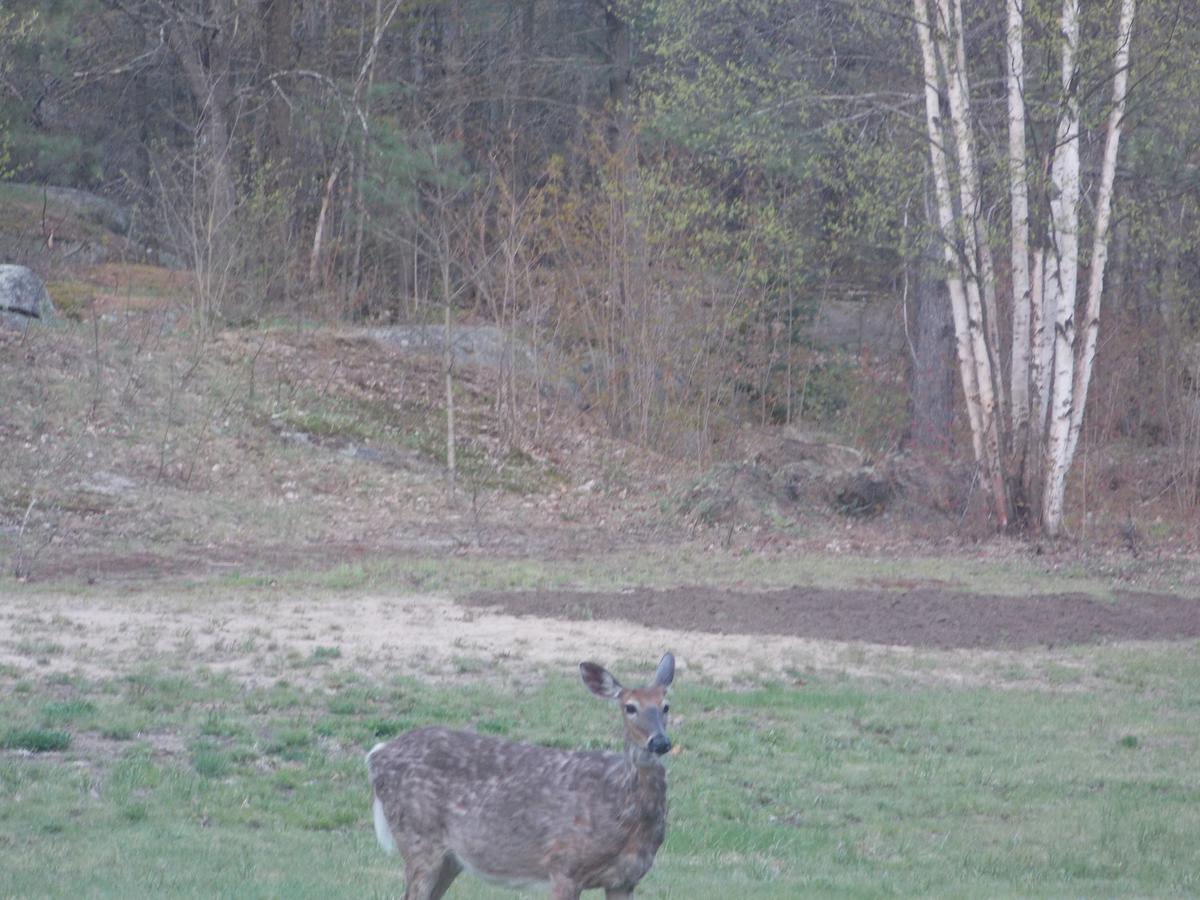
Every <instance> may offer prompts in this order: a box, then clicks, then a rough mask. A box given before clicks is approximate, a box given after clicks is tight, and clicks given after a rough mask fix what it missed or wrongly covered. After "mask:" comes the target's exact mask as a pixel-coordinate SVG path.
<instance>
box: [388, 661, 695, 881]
mask: <svg viewBox="0 0 1200 900" xmlns="http://www.w3.org/2000/svg"><path fill="white" fill-rule="evenodd" d="M580 672H581V675H582V676H583V680H584V683H585V684H586V685H587V686H588V688H589V689H590V690H591V691H592V692H593V693H596V694H598V695H600V696H603V697H606V698H608V699H612V700H616V701H617V702H618V704H619V708H620V710H621V717H622V720H623V721H624V725H625V752H624V753H601V752H571V751H566V750H558V749H553V748H550V747H539V746H534V745H531V744H521V743H514V742H512V741H506V740H501V739H499V738H493V737H487V736H484V735H479V734H474V733H473V732H469V731H455V730H452V729H448V728H420V729H417V730H415V731H410V732H408V733H406V734H402V735H400V736H399V737H397V738H395V739H394V740H392V741H389V742H388V743H386V744H381V745H380V746H378V747H376V748H375V749H374V750H372V751H371V753H370V754H369V755H368V757H367V765H368V768H369V769H370V773H371V784H372V787H373V788H374V792H375V797H376V802H377V804H378V805H379V809H380V811H381V812H382V815H383V817H384V819H385V820H386V828H387V829H388V830H389V831H390V835H391V837H392V838H393V839H394V841H395V844H396V846H397V848H398V849H399V850H400V853H401V855H402V856H403V857H404V861H405V878H406V887H405V893H404V896H405V900H436V898H438V897H441V896H442V894H443V893H444V892H445V891H446V889H447V888H448V887H449V886H450V882H452V881H453V880H454V878H455V877H456V876H457V875H458V874H459V872H461V871H462V870H463V869H464V868H465V869H467V870H469V871H472V872H474V873H475V874H478V875H479V876H481V877H483V878H485V879H487V880H489V881H493V882H499V883H501V884H505V885H509V886H513V887H530V886H533V885H536V884H542V885H546V886H548V887H549V888H550V891H551V895H552V896H553V897H555V898H558V900H568V898H577V897H578V896H579V894H580V892H581V891H583V890H587V889H589V888H604V889H605V891H606V892H607V896H608V897H609V898H621V897H629V896H632V894H633V890H634V888H635V887H636V886H637V884H638V882H639V881H641V879H642V877H643V876H645V874H646V873H647V872H648V871H649V870H650V867H651V866H652V865H653V864H654V856H655V854H656V853H657V851H658V848H659V846H660V845H661V844H662V841H663V837H664V835H665V834H666V814H667V781H666V772H665V771H664V770H663V767H662V764H661V763H660V762H659V759H658V754H661V753H663V752H665V749H667V748H669V747H670V743H669V741H667V739H666V735H665V733H664V731H665V723H664V719H665V714H664V709H663V707H664V705H665V703H666V691H667V686H668V685H669V684H670V682H671V679H672V677H673V675H674V659H673V658H672V657H671V655H670V654H667V655H666V656H664V657H663V661H662V662H661V663H660V664H659V668H658V672H657V673H656V676H655V680H654V681H653V682H651V683H650V684H649V685H647V686H646V687H644V688H638V689H632V690H631V689H626V688H622V687H621V685H620V684H619V683H618V682H617V681H616V679H614V678H613V677H612V676H611V675H610V674H609V673H608V672H606V671H605V670H604V669H602V668H601V667H599V666H596V665H594V664H592V663H584V664H582V665H581V666H580ZM630 710H633V711H632V712H631V711H630ZM382 838H383V836H382V835H381V840H382Z"/></svg>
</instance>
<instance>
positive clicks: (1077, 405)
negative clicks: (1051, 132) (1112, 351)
mask: <svg viewBox="0 0 1200 900" xmlns="http://www.w3.org/2000/svg"><path fill="white" fill-rule="evenodd" d="M1134 7H1135V0H1122V2H1121V21H1120V25H1119V26H1118V28H1117V50H1116V54H1115V55H1114V57H1113V68H1114V72H1113V105H1112V109H1111V110H1110V111H1109V114H1108V128H1107V132H1106V134H1105V138H1104V161H1103V163H1102V164H1101V166H1100V188H1099V193H1098V194H1097V197H1096V227H1095V231H1094V233H1093V237H1092V267H1091V272H1090V274H1089V279H1088V292H1087V311H1086V313H1085V318H1084V320H1083V323H1084V324H1083V327H1084V345H1083V352H1082V354H1081V356H1080V358H1079V362H1078V365H1077V366H1076V368H1075V383H1074V390H1073V392H1072V393H1073V395H1074V396H1073V397H1072V400H1073V401H1074V406H1073V408H1072V410H1071V431H1070V435H1069V437H1068V439H1067V465H1068V466H1069V465H1070V464H1071V460H1073V459H1074V458H1075V447H1076V444H1077V443H1078V441H1079V432H1080V431H1081V430H1082V429H1083V413H1084V409H1085V407H1086V405H1087V395H1088V384H1089V382H1090V381H1091V377H1092V364H1093V362H1094V361H1095V359H1096V341H1097V339H1098V338H1099V335H1100V295H1101V293H1102V292H1103V290H1104V269H1105V265H1106V264H1107V262H1108V226H1109V222H1110V220H1111V218H1112V195H1113V181H1114V179H1115V177H1116V172H1117V146H1118V144H1120V142H1121V121H1122V119H1123V118H1124V117H1125V95H1126V90H1125V88H1126V84H1127V83H1128V79H1129V44H1130V41H1131V40H1132V39H1133V14H1134Z"/></svg>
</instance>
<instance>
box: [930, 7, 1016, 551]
mask: <svg viewBox="0 0 1200 900" xmlns="http://www.w3.org/2000/svg"><path fill="white" fill-rule="evenodd" d="M952 2H953V9H954V12H957V13H959V14H961V9H960V8H959V2H958V0H937V7H938V13H939V18H940V25H941V27H940V28H938V29H935V30H933V32H932V35H931V38H932V40H933V43H934V46H935V47H936V48H937V50H938V54H939V57H940V58H941V61H942V64H943V68H944V70H945V73H946V89H947V93H948V95H949V99H950V121H951V126H952V130H953V133H954V137H955V144H956V147H957V151H958V176H959V178H958V183H959V202H960V205H961V209H960V215H961V220H960V225H961V227H960V228H959V229H957V234H959V235H960V236H961V238H962V246H963V251H962V256H961V258H960V259H959V260H958V261H957V264H958V265H959V266H960V268H961V270H962V280H963V282H964V286H965V288H966V291H965V293H966V307H967V308H966V323H965V326H966V336H967V340H968V341H969V342H970V345H971V355H970V362H971V363H972V364H973V365H974V367H975V387H976V390H977V391H978V394H979V427H980V431H981V443H982V447H983V456H982V459H981V460H980V462H981V466H982V468H983V477H984V483H985V484H986V485H987V489H988V494H989V496H990V498H991V502H992V510H993V513H994V515H995V517H996V521H997V524H998V525H999V526H1000V527H1001V528H1006V527H1007V526H1008V520H1009V508H1008V488H1007V485H1006V483H1005V478H1004V464H1003V453H1002V450H1003V440H1002V437H1001V433H1000V428H1001V421H1000V419H1001V416H1000V413H1001V402H1000V393H1001V392H1000V390H999V385H1000V383H1001V382H1000V380H999V379H998V378H996V372H997V366H996V365H995V363H994V359H995V356H996V354H995V349H994V347H991V346H989V337H990V334H991V331H992V330H994V329H993V328H989V326H988V323H987V309H986V305H987V304H986V303H985V297H986V296H987V294H988V291H987V290H985V289H984V285H983V278H985V277H991V271H990V268H988V267H986V266H985V262H984V261H985V259H987V260H989V261H990V256H989V255H987V254H984V253H983V252H982V250H981V243H982V242H983V241H984V240H986V235H983V228H982V223H981V218H982V216H981V211H980V193H979V175H978V167H977V164H976V162H975V152H974V146H973V145H974V141H973V138H972V133H971V114H970V92H969V88H968V81H967V73H966V71H965V70H964V68H963V65H962V64H960V61H961V53H960V50H959V49H958V47H957V46H955V47H951V46H950V39H951V34H950V33H949V32H948V30H947V29H953V28H957V33H958V35H959V37H960V38H961V32H962V23H961V21H960V20H959V17H958V16H955V15H954V14H953V13H952V9H951V5H952ZM918 5H919V6H920V5H923V4H922V3H920V2H919V4H918ZM955 23H957V25H956V24H955ZM918 29H920V25H918ZM955 43H956V45H957V43H958V41H957V40H956V42H955ZM935 77H936V75H935ZM950 202H951V203H952V202H953V201H950ZM953 226H954V222H953V219H952V221H951V228H952V229H953ZM955 233H956V232H955V231H954V230H951V231H949V232H947V233H946V234H945V237H946V238H947V239H949V238H950V236H951V235H953V234H955ZM981 238H982V240H981ZM988 290H990V289H988ZM991 302H992V303H993V305H994V297H993V299H992V301H991ZM993 317H994V316H993ZM958 324H959V323H958V322H956V328H957V326H958Z"/></svg>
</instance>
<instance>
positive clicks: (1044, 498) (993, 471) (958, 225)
mask: <svg viewBox="0 0 1200 900" xmlns="http://www.w3.org/2000/svg"><path fill="white" fill-rule="evenodd" d="M1134 3H1135V0H1120V19H1119V24H1118V28H1117V42H1116V49H1115V53H1114V54H1113V76H1112V77H1113V93H1112V98H1113V99H1112V106H1111V110H1110V113H1109V117H1108V125H1107V130H1106V137H1105V146H1104V156H1103V161H1102V163H1101V172H1100V179H1099V185H1098V187H1097V192H1096V198H1095V209H1096V219H1095V223H1094V229H1093V238H1092V255H1091V268H1090V270H1089V283H1088V289H1087V295H1086V307H1085V318H1084V320H1083V321H1084V326H1083V330H1082V339H1081V338H1080V334H1079V331H1078V329H1077V328H1076V294H1077V282H1078V276H1079V263H1080V260H1079V232H1080V208H1081V197H1082V181H1081V169H1080V165H1081V163H1080V128H1081V124H1080V96H1079V91H1080V86H1079V83H1080V59H1079V54H1080V34H1081V23H1080V7H1079V0H1063V4H1062V13H1061V17H1060V20H1059V25H1060V30H1059V38H1060V42H1061V43H1060V46H1059V50H1060V53H1061V59H1060V91H1061V94H1060V102H1059V104H1058V108H1059V110H1060V112H1059V115H1058V117H1057V121H1056V123H1055V128H1054V131H1055V133H1054V142H1053V147H1052V159H1051V165H1050V184H1049V190H1048V193H1049V199H1048V206H1049V215H1048V216H1047V222H1046V228H1047V231H1046V234H1045V235H1044V236H1043V237H1042V238H1041V239H1040V240H1039V241H1037V242H1036V249H1034V250H1033V251H1032V264H1031V250H1030V246H1031V243H1033V242H1031V240H1030V211H1029V185H1030V166H1029V164H1028V157H1027V148H1026V121H1027V102H1028V101H1027V98H1026V96H1025V84H1024V69H1025V62H1024V29H1025V14H1024V2H1023V0H1006V31H1005V43H1006V50H1007V65H1006V95H1007V97H1006V99H1007V113H1008V152H1007V162H1008V199H1009V204H1010V211H1011V217H1010V230H1009V240H1010V246H1009V250H1010V253H1009V263H1010V267H1011V279H1010V281H1011V286H1012V293H1011V298H1010V301H1011V302H1010V309H1011V313H1012V337H1011V341H1012V342H1011V345H1010V347H1009V348H1008V359H1009V360H1010V364H1011V368H1010V378H1009V388H1008V390H1009V393H1008V395H1006V393H1005V383H1004V379H1003V364H1002V353H1001V347H1000V340H999V336H998V335H999V327H998V321H999V312H998V308H997V301H996V276H995V272H994V267H993V262H992V254H991V249H990V245H989V236H988V233H987V228H986V221H985V219H984V216H983V209H984V202H985V201H984V197H983V191H982V180H981V177H980V166H979V162H978V154H977V152H976V137H975V124H974V121H973V115H972V111H971V101H970V87H969V78H968V72H967V56H966V51H965V48H966V39H965V32H966V27H965V23H964V20H963V13H962V2H961V0H913V4H914V6H913V8H914V13H915V17H914V18H915V22H916V29H917V41H918V45H919V47H920V50H921V63H922V74H923V76H924V81H925V125H926V131H927V137H928V140H929V146H930V166H931V168H932V171H933V175H934V187H935V200H936V206H937V215H938V227H939V229H940V231H941V233H942V239H943V247H944V257H945V261H946V269H947V272H946V282H947V286H948V288H949V294H950V302H951V308H952V312H953V317H954V326H955V335H956V347H957V351H958V361H959V370H960V376H961V379H962V385H963V393H964V395H965V397H966V405H967V412H968V417H969V420H970V425H971V435H972V446H973V448H974V451H975V459H976V462H977V463H978V465H979V467H980V472H981V475H982V479H983V482H984V484H985V485H986V486H987V489H988V493H989V496H990V498H991V506H992V509H993V514H994V516H995V518H996V522H997V524H998V525H999V526H1000V527H1001V528H1003V527H1006V526H1007V525H1008V524H1009V522H1010V513H1011V512H1012V511H1013V509H1014V508H1016V507H1019V508H1020V510H1021V512H1022V513H1024V512H1026V511H1028V512H1032V513H1033V514H1034V515H1035V516H1036V517H1037V523H1038V524H1040V525H1041V527H1042V529H1043V530H1044V531H1045V532H1046V533H1047V534H1049V535H1052V536H1053V535H1056V534H1058V533H1059V531H1060V530H1061V527H1062V518H1063V502H1064V497H1065V485H1066V478H1067V474H1068V473H1069V471H1070V467H1071V461H1072V459H1073V457H1074V455H1075V450H1076V447H1077V442H1078V439H1079V433H1080V431H1081V429H1082V424H1083V414H1084V409H1085V406H1086V401H1087V391H1088V384H1089V381H1090V378H1091V371H1092V367H1093V364H1094V360H1095V354H1096V343H1097V336H1098V334H1099V327H1100V298H1101V294H1102V290H1103V286H1104V267H1105V261H1106V258H1107V242H1108V229H1109V222H1110V219H1111V213H1112V193H1113V182H1114V180H1115V173H1116V158H1117V147H1118V144H1119V141H1120V134H1121V125H1122V120H1123V116H1124V107H1125V97H1126V94H1127V84H1128V75H1127V73H1128V68H1129V46H1130V41H1131V37H1132V30H1133V19H1134ZM943 96H944V97H945V105H946V108H948V109H949V112H950V117H949V118H950V121H949V124H947V123H945V122H944V121H943V116H942V109H943V100H942V98H943ZM951 150H953V152H951ZM1031 269H1032V272H1031ZM1009 398H1011V404H1010V403H1008V400H1009ZM1014 473H1015V474H1018V475H1019V476H1020V478H1019V479H1018V480H1016V482H1015V483H1014V482H1012V481H1010V478H1009V475H1010V474H1014ZM1013 491H1017V492H1019V493H1020V497H1018V498H1016V503H1015V504H1014V497H1013V496H1012V493H1013ZM1039 493H1040V496H1038V494H1039Z"/></svg>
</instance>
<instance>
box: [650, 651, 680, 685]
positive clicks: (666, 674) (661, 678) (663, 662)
mask: <svg viewBox="0 0 1200 900" xmlns="http://www.w3.org/2000/svg"><path fill="white" fill-rule="evenodd" d="M674 680H675V657H674V656H672V655H671V654H670V653H664V654H663V658H662V659H660V660H659V661H658V670H657V671H656V672H655V673H654V683H655V684H659V685H662V686H663V687H667V686H668V685H669V684H670V683H671V682H672V681H674Z"/></svg>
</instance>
